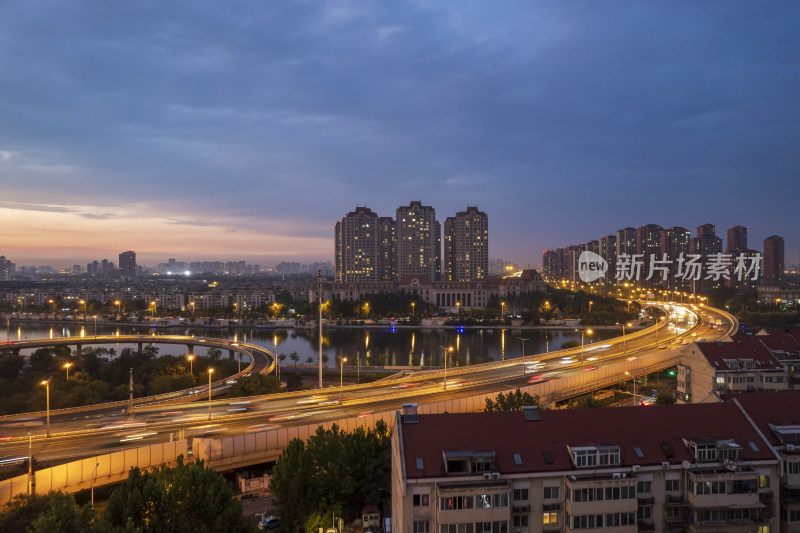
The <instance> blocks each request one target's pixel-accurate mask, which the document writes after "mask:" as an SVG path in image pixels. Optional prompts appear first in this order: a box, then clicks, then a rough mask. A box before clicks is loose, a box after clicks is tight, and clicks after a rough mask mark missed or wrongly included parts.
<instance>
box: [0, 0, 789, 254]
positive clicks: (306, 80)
mask: <svg viewBox="0 0 800 533" xmlns="http://www.w3.org/2000/svg"><path fill="white" fill-rule="evenodd" d="M799 23H800V3H797V2H770V3H766V2H749V1H738V0H734V1H728V0H725V1H722V0H719V1H708V2H696V1H652V2H640V1H633V0H631V1H625V2H622V1H604V2H597V1H593V0H592V1H590V0H586V1H577V0H576V1H572V2H562V1H555V0H553V1H530V0H524V1H517V0H507V1H502V2H473V1H466V0H460V1H459V2H450V1H424V2H422V1H419V2H416V1H397V2H383V1H363V2H362V1H354V2H350V1H341V2H340V1H335V0H332V1H326V2H319V1H308V2H303V1H292V2H254V1H236V0H233V1H229V2H218V1H206V0H187V1H180V0H171V1H169V2H164V1H161V0H156V1H147V0H143V1H137V2H96V1H81V0H75V1H66V0H59V1H49V0H43V1H39V2H28V1H24V0H4V1H3V2H0V255H5V256H6V258H7V259H10V260H12V261H14V262H15V263H17V265H18V266H23V265H53V266H62V265H72V264H82V265H85V264H86V263H88V262H90V261H92V260H95V259H97V260H99V259H103V258H108V259H109V260H112V261H114V262H116V261H117V256H118V254H119V253H120V252H123V251H125V250H134V251H135V252H136V253H137V259H138V262H139V263H141V264H146V265H155V264H156V263H158V262H166V261H167V259H168V258H176V259H177V260H179V261H194V260H220V261H229V260H246V261H247V262H248V263H257V264H261V265H274V264H276V263H278V262H280V261H284V260H286V261H300V262H314V261H332V260H333V251H334V240H333V232H334V225H335V224H336V222H337V221H338V220H341V218H342V217H343V216H345V215H346V214H347V213H348V212H350V211H352V210H354V209H355V208H356V207H357V206H367V207H369V208H371V209H372V210H373V211H375V212H377V213H378V214H379V215H381V216H391V217H394V216H395V210H396V209H397V207H399V206H402V205H408V204H409V202H410V201H412V200H419V201H422V203H423V204H424V205H430V206H433V207H434V208H435V209H436V214H437V219H438V220H440V221H441V222H444V219H445V218H446V217H448V216H453V215H455V213H456V212H458V211H463V210H465V209H466V207H467V206H478V208H479V209H481V210H482V211H484V212H486V213H487V214H488V217H489V255H490V257H491V258H493V259H496V258H503V259H507V260H511V261H515V262H517V263H520V264H522V265H534V266H535V265H539V264H540V263H541V254H542V251H543V250H545V249H547V248H551V247H560V246H567V245H570V244H575V243H581V242H586V241H589V240H591V239H596V238H599V237H602V236H604V235H607V234H610V233H614V232H615V231H616V230H617V229H620V228H624V227H627V226H633V227H636V226H641V225H644V224H649V223H654V224H660V225H662V226H664V227H669V226H676V225H677V226H684V227H687V228H689V229H691V230H692V232H693V233H694V230H695V228H696V227H697V226H699V225H701V224H704V223H708V222H710V223H712V224H715V225H716V226H717V228H718V232H717V235H718V236H721V237H723V239H724V238H725V230H726V229H727V228H728V227H731V226H734V225H739V224H741V225H744V226H747V227H749V230H750V231H749V239H750V242H749V245H750V247H751V248H755V249H761V247H762V241H763V239H764V238H765V237H767V236H770V235H775V234H777V235H781V236H782V237H784V239H785V243H786V262H787V263H798V262H800V210H798V209H797V201H798V193H800V179H798V178H800V176H798V173H799V172H800V149H798V140H800V32H798V31H797V28H798V24H799Z"/></svg>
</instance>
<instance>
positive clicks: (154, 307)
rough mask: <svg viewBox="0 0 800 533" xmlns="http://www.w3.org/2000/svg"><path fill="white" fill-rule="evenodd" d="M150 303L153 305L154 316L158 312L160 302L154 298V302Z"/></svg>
mask: <svg viewBox="0 0 800 533" xmlns="http://www.w3.org/2000/svg"><path fill="white" fill-rule="evenodd" d="M150 305H152V306H153V316H155V315H156V312H157V311H158V302H157V301H156V300H153V301H152V302H150Z"/></svg>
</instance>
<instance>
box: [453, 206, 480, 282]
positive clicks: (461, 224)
mask: <svg viewBox="0 0 800 533" xmlns="http://www.w3.org/2000/svg"><path fill="white" fill-rule="evenodd" d="M488 272H489V217H488V216H486V213H484V212H483V211H478V208H477V207H467V210H466V211H461V212H459V213H456V216H454V217H447V219H445V221H444V273H443V279H444V280H445V281H472V280H475V279H482V278H485V277H487V275H488Z"/></svg>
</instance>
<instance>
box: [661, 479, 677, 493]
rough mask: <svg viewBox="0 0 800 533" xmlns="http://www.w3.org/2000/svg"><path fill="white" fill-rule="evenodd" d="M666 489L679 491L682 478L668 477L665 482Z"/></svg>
mask: <svg viewBox="0 0 800 533" xmlns="http://www.w3.org/2000/svg"><path fill="white" fill-rule="evenodd" d="M665 485H666V486H665V487H664V488H665V490H666V491H667V492H678V491H679V490H681V480H680V479H668V480H666V482H665Z"/></svg>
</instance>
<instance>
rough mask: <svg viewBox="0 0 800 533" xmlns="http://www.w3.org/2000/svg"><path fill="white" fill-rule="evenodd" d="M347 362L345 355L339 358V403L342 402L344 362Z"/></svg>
mask: <svg viewBox="0 0 800 533" xmlns="http://www.w3.org/2000/svg"><path fill="white" fill-rule="evenodd" d="M346 362H347V357H340V358H339V403H343V402H344V364H345V363H346Z"/></svg>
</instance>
